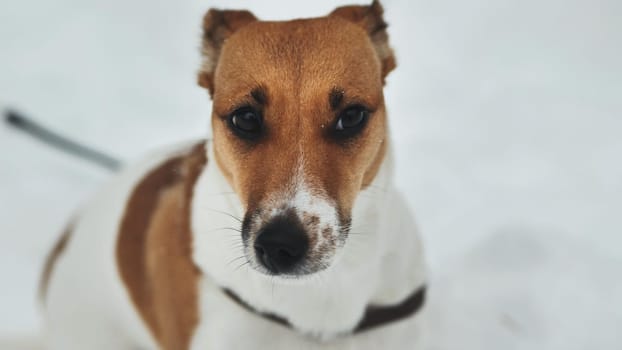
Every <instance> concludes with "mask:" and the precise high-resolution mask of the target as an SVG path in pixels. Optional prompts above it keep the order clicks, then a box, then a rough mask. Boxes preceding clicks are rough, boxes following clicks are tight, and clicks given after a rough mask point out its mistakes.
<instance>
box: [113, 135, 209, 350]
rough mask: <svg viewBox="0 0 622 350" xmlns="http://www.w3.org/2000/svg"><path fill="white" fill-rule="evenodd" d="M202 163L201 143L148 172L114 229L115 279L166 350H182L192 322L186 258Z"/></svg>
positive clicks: (191, 276) (193, 280) (191, 280)
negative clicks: (194, 194)
mask: <svg viewBox="0 0 622 350" xmlns="http://www.w3.org/2000/svg"><path fill="white" fill-rule="evenodd" d="M206 162H207V159H206V152H205V144H204V143H199V144H197V145H195V146H194V147H192V149H191V150H189V151H188V152H185V153H182V154H179V155H176V156H174V157H170V158H168V159H166V160H165V161H163V162H162V163H160V164H159V165H158V166H156V167H155V168H153V169H151V170H150V171H149V172H148V173H146V174H145V175H144V176H143V177H142V179H141V180H140V181H139V182H138V183H137V184H136V186H135V187H134V188H133V190H132V192H131V193H130V195H129V197H128V200H127V202H126V206H125V211H124V214H123V216H122V218H121V222H120V225H119V232H118V238H117V245H116V259H117V264H118V269H119V274H120V276H121V280H122V282H123V283H124V284H125V287H126V289H127V291H128V293H129V296H130V298H131V300H132V302H133V303H134V305H135V307H136V309H137V311H138V312H139V314H140V316H141V317H142V319H143V321H144V322H145V323H146V324H147V326H148V327H149V329H150V331H151V333H152V334H153V336H154V337H155V338H156V339H157V340H158V341H159V342H160V344H161V345H162V346H163V347H164V348H166V349H182V348H186V347H187V346H188V344H189V342H190V339H191V337H192V332H193V330H194V326H195V325H196V323H197V320H198V311H197V310H198V305H197V303H198V301H197V300H198V296H197V289H198V287H197V284H198V279H199V273H198V271H197V269H196V267H195V265H194V264H193V263H192V258H191V245H192V242H191V240H192V234H191V232H190V215H191V211H190V206H191V200H192V191H193V189H194V184H195V182H196V180H197V178H198V176H199V175H200V173H201V171H202V169H203V167H204V166H205V164H206ZM172 286H174V287H173V288H171V287H172Z"/></svg>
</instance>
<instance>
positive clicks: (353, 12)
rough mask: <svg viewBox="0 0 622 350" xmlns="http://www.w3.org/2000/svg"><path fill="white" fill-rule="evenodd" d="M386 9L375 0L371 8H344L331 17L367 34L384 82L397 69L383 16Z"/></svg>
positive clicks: (334, 12) (339, 8)
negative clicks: (342, 19) (348, 22)
mask: <svg viewBox="0 0 622 350" xmlns="http://www.w3.org/2000/svg"><path fill="white" fill-rule="evenodd" d="M383 13H384V9H383V8H382V5H380V2H379V1H378V0H374V2H372V4H371V5H369V6H343V7H338V8H337V9H335V10H334V11H333V12H331V14H330V16H333V17H341V18H344V19H347V20H349V21H351V22H354V23H355V24H357V25H359V26H361V27H362V28H363V30H365V31H366V32H367V34H368V35H369V38H370V39H371V42H372V43H373V44H374V48H375V49H376V53H377V54H378V58H379V59H380V63H381V64H382V80H383V81H384V78H386V76H387V75H388V74H389V73H390V72H391V71H392V70H393V69H394V68H395V66H396V63H395V56H394V55H393V50H392V49H391V47H390V46H389V35H388V34H387V30H386V29H387V23H386V22H385V21H384V18H383V17H382V14H383Z"/></svg>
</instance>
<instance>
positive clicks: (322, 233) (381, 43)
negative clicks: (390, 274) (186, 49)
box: [198, 1, 395, 276]
mask: <svg viewBox="0 0 622 350" xmlns="http://www.w3.org/2000/svg"><path fill="white" fill-rule="evenodd" d="M382 12H383V10H382V7H381V6H380V4H379V3H378V2H376V1H374V3H373V4H372V5H370V6H347V7H340V8H338V9H336V10H334V11H333V12H332V13H331V14H330V15H328V16H326V17H321V18H314V19H304V20H294V21H288V22H263V21H259V20H257V19H256V18H255V16H254V15H253V14H251V13H250V12H248V11H221V10H213V9H212V10H210V11H209V12H208V13H207V14H206V16H205V18H204V22H203V26H204V34H203V54H204V61H203V64H202V67H201V70H200V72H199V78H198V81H199V84H200V85H201V86H203V87H205V88H206V89H207V90H208V91H209V93H210V95H211V96H212V99H213V112H212V128H213V152H214V157H215V159H214V160H213V161H215V162H216V163H217V164H218V166H219V168H220V170H221V171H222V173H223V174H224V176H225V178H226V179H227V181H228V182H229V184H230V185H231V186H232V188H233V189H234V191H235V192H236V194H237V196H238V197H239V199H240V201H241V203H242V205H243V207H244V210H245V211H246V214H245V217H244V220H243V224H242V228H241V232H242V239H243V242H244V245H245V247H246V248H245V253H246V255H247V258H248V260H249V261H250V262H251V265H252V266H253V267H255V268H256V269H257V270H259V271H260V272H264V273H267V274H279V275H283V276H300V275H304V274H310V273H314V272H317V271H320V270H323V269H325V268H326V267H328V266H329V265H330V264H331V262H332V261H333V259H334V257H335V254H336V252H337V251H338V250H339V249H340V247H342V246H343V245H344V243H345V241H346V238H347V236H348V232H349V227H350V221H351V211H352V207H353V205H354V202H355V199H356V197H357V194H358V193H359V191H361V190H362V189H364V188H366V186H368V185H369V184H370V183H371V182H372V181H373V180H374V178H375V176H376V174H377V172H378V170H379V168H380V165H381V163H382V161H383V158H384V155H385V152H386V143H387V140H386V137H387V126H386V124H387V121H386V116H385V106H384V97H383V85H384V79H385V77H386V76H387V74H388V73H389V72H390V71H391V70H392V69H393V68H394V67H395V59H394V57H393V52H392V51H391V49H390V47H389V44H388V39H387V33H386V30H385V29H386V23H385V22H384V20H383V18H382Z"/></svg>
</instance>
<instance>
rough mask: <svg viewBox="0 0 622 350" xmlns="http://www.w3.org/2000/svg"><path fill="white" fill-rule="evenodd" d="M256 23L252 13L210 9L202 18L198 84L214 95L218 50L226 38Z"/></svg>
mask: <svg viewBox="0 0 622 350" xmlns="http://www.w3.org/2000/svg"><path fill="white" fill-rule="evenodd" d="M255 21H257V17H255V16H254V15H253V14H252V13H250V12H248V11H245V10H243V11H236V10H216V9H210V10H209V11H207V13H206V14H205V17H203V42H202V47H201V52H202V54H203V62H202V63H201V70H200V71H199V77H198V83H199V85H201V86H202V87H204V88H206V89H207V91H209V94H210V96H213V95H214V71H215V70H216V65H217V64H218V58H219V56H220V50H221V49H222V45H223V44H224V43H225V40H227V38H228V37H230V36H231V35H232V34H233V33H235V32H236V31H237V30H238V29H240V28H242V27H244V26H245V25H247V24H249V23H251V22H255Z"/></svg>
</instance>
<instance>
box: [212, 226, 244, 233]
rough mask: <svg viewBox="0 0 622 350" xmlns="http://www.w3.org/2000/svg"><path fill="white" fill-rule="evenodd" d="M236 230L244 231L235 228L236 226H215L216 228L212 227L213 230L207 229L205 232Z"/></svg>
mask: <svg viewBox="0 0 622 350" xmlns="http://www.w3.org/2000/svg"><path fill="white" fill-rule="evenodd" d="M227 230H230V231H235V232H239V233H242V230H240V229H238V228H235V227H219V228H215V229H211V230H207V231H205V232H204V233H212V232H217V231H227Z"/></svg>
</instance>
